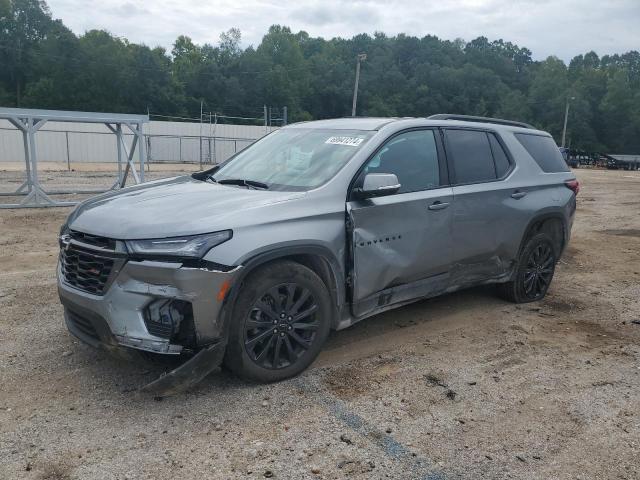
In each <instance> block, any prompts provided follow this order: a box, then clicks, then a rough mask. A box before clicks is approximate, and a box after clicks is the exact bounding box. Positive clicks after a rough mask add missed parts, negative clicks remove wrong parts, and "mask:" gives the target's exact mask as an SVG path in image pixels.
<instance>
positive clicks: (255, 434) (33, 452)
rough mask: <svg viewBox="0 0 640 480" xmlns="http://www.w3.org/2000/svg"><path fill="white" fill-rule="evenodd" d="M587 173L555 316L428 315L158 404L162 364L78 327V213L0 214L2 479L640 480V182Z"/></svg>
mask: <svg viewBox="0 0 640 480" xmlns="http://www.w3.org/2000/svg"><path fill="white" fill-rule="evenodd" d="M165 173H166V172H165ZM576 174H577V175H578V177H579V178H580V180H581V182H582V184H583V189H582V192H581V193H580V195H579V197H578V199H579V201H578V213H577V219H576V224H575V226H574V229H573V238H572V240H571V244H570V246H569V248H568V250H567V252H566V254H565V256H564V257H563V259H562V261H561V263H560V264H559V266H558V269H557V272H556V277H555V279H554V282H553V284H552V287H551V290H550V292H549V295H548V297H547V298H546V299H545V300H544V301H542V302H539V303H536V304H528V305H521V306H518V305H513V304H509V303H506V302H504V301H502V300H500V299H498V298H497V297H496V296H495V295H494V292H493V289H492V288H488V287H484V288H477V289H471V290H467V291H463V292H459V293H455V294H452V295H448V296H443V297H440V298H437V299H432V300H428V301H422V302H418V303H415V304H413V305H410V306H407V307H404V308H401V309H398V310H395V311H392V312H388V313H385V314H382V315H379V316H376V317H374V318H372V319H370V320H368V321H365V322H363V323H361V324H358V325H356V326H354V327H352V328H350V329H347V330H345V331H342V332H337V333H334V334H332V336H331V338H330V340H329V342H328V344H327V346H326V348H325V350H324V352H323V353H322V354H321V356H320V357H319V359H318V360H317V361H316V362H315V364H314V365H313V366H312V367H311V368H310V369H309V370H308V371H307V372H305V373H304V374H303V375H301V376H300V377H298V378H296V379H293V380H290V381H285V382H282V383H279V384H273V385H254V384H248V383H245V382H243V381H240V380H238V379H236V378H234V377H233V376H232V375H231V374H229V373H225V372H221V373H218V374H214V375H211V376H209V377H208V378H207V379H205V381H203V382H202V383H201V384H200V385H199V386H197V387H196V388H194V389H193V390H191V391H190V392H188V393H185V394H182V395H179V396H176V397H173V398H168V399H165V400H163V401H156V400H154V399H153V398H151V397H149V396H146V395H144V394H142V393H140V392H138V391H137V389H138V387H140V386H141V385H143V384H144V383H146V382H147V381H150V380H152V379H153V378H154V377H155V376H157V375H158V374H159V373H160V372H161V371H162V367H160V366H156V365H152V364H149V363H145V362H143V361H141V362H140V363H138V364H130V363H129V364H128V363H123V362H122V361H120V360H117V359H114V358H111V357H110V356H108V355H107V354H104V353H100V352H97V351H94V350H93V349H91V348H89V347H86V346H84V345H83V344H81V343H79V342H78V341H77V340H75V339H74V337H72V336H71V335H70V334H69V333H67V331H66V329H65V327H64V324H63V319H62V308H61V306H60V304H59V302H58V299H57V293H56V282H55V275H54V268H55V263H56V256H57V238H56V236H57V232H58V228H59V226H60V224H61V223H62V222H63V220H64V218H65V216H66V215H67V214H68V213H69V209H64V208H63V209H29V210H0V332H1V333H0V386H1V390H0V478H2V479H5V478H6V479H14V478H17V479H20V478H24V479H67V478H81V479H125V478H149V479H157V478H173V477H176V476H179V477H180V478H225V479H226V478H230V479H231V478H232V479H235V478H265V477H266V478H282V479H301V478H323V479H334V478H336V479H337V478H356V479H357V478H362V479H364V478H376V479H377V478H394V479H397V478H403V479H404V478H407V479H409V478H416V479H432V480H435V479H441V480H444V479H452V478H465V479H478V478H491V479H493V478H519V479H556V478H557V479H565V478H567V479H569V478H570V479H638V478H640V172H618V171H597V170H578V171H576ZM2 175H8V173H7V172H6V171H5V172H4V173H2Z"/></svg>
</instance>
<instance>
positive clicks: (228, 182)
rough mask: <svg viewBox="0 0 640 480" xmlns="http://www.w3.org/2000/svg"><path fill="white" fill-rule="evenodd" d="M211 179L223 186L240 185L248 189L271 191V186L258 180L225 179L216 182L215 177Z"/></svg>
mask: <svg viewBox="0 0 640 480" xmlns="http://www.w3.org/2000/svg"><path fill="white" fill-rule="evenodd" d="M211 179H212V180H214V181H215V182H217V183H219V184H221V185H240V186H242V187H247V188H259V189H261V190H269V185H267V184H266V183H262V182H258V181H256V180H247V179H244V178H223V179H222V180H215V179H214V178H213V177H211Z"/></svg>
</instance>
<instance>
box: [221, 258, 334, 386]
mask: <svg viewBox="0 0 640 480" xmlns="http://www.w3.org/2000/svg"><path fill="white" fill-rule="evenodd" d="M332 312H333V309H332V308H331V296H330V295H329V292H328V291H327V287H326V286H325V284H324V283H323V281H322V280H321V279H320V277H318V275H316V273H315V272H313V270H311V269H309V268H307V267H305V266H303V265H300V264H299V263H296V262H292V261H288V260H287V261H280V262H276V263H271V264H268V265H265V266H264V267H259V268H258V269H257V270H256V271H255V272H253V273H251V275H250V277H249V279H248V280H247V281H246V282H245V283H244V284H243V286H242V289H241V291H240V294H239V295H238V298H237V300H236V303H235V305H234V308H233V312H232V315H231V325H230V332H229V343H228V345H227V350H226V353H225V360H224V363H225V365H226V366H227V367H228V368H229V369H230V370H232V371H233V372H234V373H236V374H237V375H238V376H240V377H242V378H244V379H247V380H254V381H258V382H277V381H280V380H284V379H286V378H289V377H293V376H295V375H298V374H299V373H300V372H302V371H303V370H305V369H306V368H307V367H308V366H309V365H310V364H311V363H312V362H313V360H315V358H316V357H317V356H318V354H319V353H320V351H321V350H322V346H323V344H324V342H325V341H326V339H327V337H328V335H329V330H330V324H331V315H332Z"/></svg>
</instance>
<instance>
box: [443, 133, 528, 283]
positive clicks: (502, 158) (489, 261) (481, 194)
mask: <svg viewBox="0 0 640 480" xmlns="http://www.w3.org/2000/svg"><path fill="white" fill-rule="evenodd" d="M444 138H445V149H446V152H447V160H448V165H449V169H450V177H451V181H452V184H453V197H454V199H453V205H452V206H453V212H452V227H451V236H452V244H453V259H452V260H453V262H452V267H451V270H450V271H451V278H450V281H451V283H452V285H454V286H455V285H464V284H469V283H477V282H479V281H482V280H486V279H489V278H494V277H497V276H499V275H501V274H502V273H504V272H506V271H508V267H509V262H510V261H511V259H510V258H508V257H509V256H508V254H507V252H508V249H507V248H506V244H505V243H506V242H505V240H504V239H503V235H502V232H504V231H505V227H506V226H507V222H508V221H509V217H510V215H509V213H510V212H509V210H510V209H511V207H512V206H513V199H512V198H511V195H512V194H514V192H513V188H512V187H509V185H508V183H507V182H505V181H504V179H505V178H506V177H508V175H509V174H510V172H511V170H512V161H511V160H510V159H509V157H508V155H507V153H506V149H505V148H504V147H503V145H502V142H501V141H500V140H499V138H498V136H497V135H496V134H495V133H494V132H491V131H484V130H475V129H463V128H459V129H458V128H456V129H453V128H451V129H444ZM516 196H517V195H516ZM508 199H509V200H510V201H508Z"/></svg>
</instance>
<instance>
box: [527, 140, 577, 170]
mask: <svg viewBox="0 0 640 480" xmlns="http://www.w3.org/2000/svg"><path fill="white" fill-rule="evenodd" d="M515 136H516V138H517V139H518V141H519V142H520V143H521V144H522V146H523V147H524V148H525V150H527V152H529V155H531V156H532V157H533V159H534V160H535V161H536V163H537V164H538V165H539V166H540V168H541V169H542V171H543V172H547V173H554V172H568V171H569V167H568V166H567V164H566V162H565V161H564V158H562V154H561V153H560V149H559V148H558V146H557V145H556V142H554V141H553V138H551V137H543V136H540V135H528V134H526V133H516V134H515Z"/></svg>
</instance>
